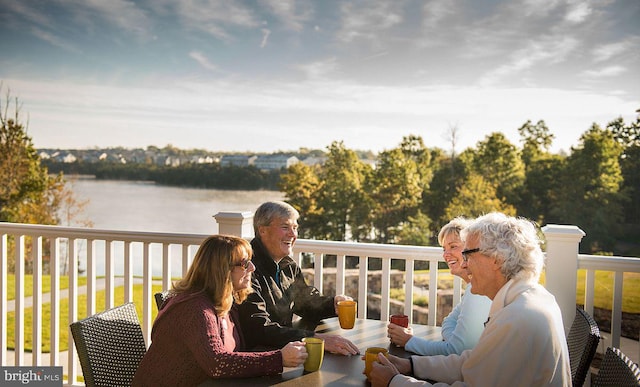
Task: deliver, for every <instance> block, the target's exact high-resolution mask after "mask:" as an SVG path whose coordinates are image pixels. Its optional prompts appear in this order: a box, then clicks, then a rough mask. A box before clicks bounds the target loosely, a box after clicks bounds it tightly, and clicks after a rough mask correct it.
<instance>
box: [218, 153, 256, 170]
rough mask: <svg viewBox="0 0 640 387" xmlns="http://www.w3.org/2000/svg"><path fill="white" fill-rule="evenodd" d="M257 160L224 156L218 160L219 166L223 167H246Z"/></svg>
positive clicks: (241, 156) (251, 157)
mask: <svg viewBox="0 0 640 387" xmlns="http://www.w3.org/2000/svg"><path fill="white" fill-rule="evenodd" d="M257 158H258V157H257V156H247V155H224V156H222V159H221V160H220V165H221V166H223V167H230V166H234V167H248V166H249V165H253V163H254V162H255V161H256V159H257Z"/></svg>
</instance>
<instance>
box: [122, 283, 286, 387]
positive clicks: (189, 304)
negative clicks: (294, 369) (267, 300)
mask: <svg viewBox="0 0 640 387" xmlns="http://www.w3.org/2000/svg"><path fill="white" fill-rule="evenodd" d="M225 320H227V321H225ZM229 320H230V321H229ZM237 321H238V320H237V310H236V305H235V304H234V306H233V308H232V309H231V311H230V312H229V315H228V316H226V318H224V319H223V318H220V316H218V315H216V312H215V310H214V305H213V303H212V302H211V300H209V298H208V297H207V296H206V295H204V294H203V293H196V294H179V295H176V296H174V297H171V298H170V299H169V300H168V301H167V303H166V304H165V305H164V307H163V308H162V310H160V312H159V313H158V316H157V317H156V320H155V322H154V323H153V330H152V331H151V345H150V346H149V350H148V351H147V353H146V354H145V356H144V358H143V359H142V361H141V362H140V366H139V367H138V370H137V371H136V375H135V377H134V379H133V386H193V385H198V384H200V383H202V382H203V381H205V380H206V379H207V378H239V377H253V376H263V375H274V374H278V373H281V372H282V354H281V353H280V351H279V350H278V351H268V352H237V351H241V350H244V344H243V343H244V340H243V335H242V332H240V330H239V329H235V327H236V326H238V327H239V324H237V323H236V322H237ZM234 342H235V344H234ZM229 347H232V348H233V350H231V348H229Z"/></svg>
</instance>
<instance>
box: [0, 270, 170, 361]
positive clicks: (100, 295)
mask: <svg viewBox="0 0 640 387" xmlns="http://www.w3.org/2000/svg"><path fill="white" fill-rule="evenodd" d="M10 277H11V276H10ZM11 281H12V278H9V283H10V284H11V283H12V282H11ZM60 282H61V283H62V280H61V281H60ZM78 282H79V283H80V282H82V283H86V277H84V280H83V281H80V280H79V281H78ZM65 283H68V281H65ZM25 286H27V287H28V288H30V287H31V286H32V284H31V276H29V278H27V284H25ZM61 287H62V286H61ZM43 289H44V286H43ZM47 289H48V288H47ZM25 290H26V289H25ZM159 291H162V286H160V285H153V286H152V293H156V292H159ZM142 293H143V289H142V285H141V284H140V285H134V286H133V302H134V303H135V305H136V309H137V310H138V316H139V318H142V301H143V300H142V297H143V295H142ZM30 294H31V293H29V295H30ZM9 295H10V296H11V295H12V293H9ZM123 303H124V287H123V286H120V287H117V288H115V292H114V304H115V305H120V304H123ZM104 305H105V292H104V291H98V292H97V293H96V309H97V310H103V309H104ZM154 305H155V301H154ZM151 311H152V320H153V319H155V317H156V314H157V313H158V312H157V310H156V308H155V307H153V308H151ZM42 313H43V314H42V321H43V323H42V352H43V353H47V352H49V350H50V347H51V343H50V339H51V326H50V323H49V321H51V304H49V303H46V304H43V306H42ZM84 317H87V296H86V295H84V294H83V295H80V296H79V297H78V320H80V319H82V318H84ZM24 319H25V321H24V335H25V343H24V346H25V350H26V351H31V350H32V341H31V337H32V330H33V324H32V308H25V313H24ZM140 322H141V323H142V321H140ZM14 339H15V312H9V313H7V341H8V342H7V348H8V349H15V343H14ZM68 341H69V302H68V299H63V300H61V301H60V342H59V344H60V350H61V351H66V350H67V349H68Z"/></svg>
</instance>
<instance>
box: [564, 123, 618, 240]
mask: <svg viewBox="0 0 640 387" xmlns="http://www.w3.org/2000/svg"><path fill="white" fill-rule="evenodd" d="M621 154H622V146H621V145H620V144H619V143H618V142H616V140H615V139H614V136H613V133H612V132H611V131H609V130H603V129H602V128H600V127H599V126H598V125H597V124H595V123H594V124H593V125H592V126H591V128H590V129H589V130H588V131H587V132H585V133H584V134H583V135H582V136H581V137H580V145H578V147H576V148H575V149H573V148H572V153H571V155H570V156H569V157H568V159H567V166H566V168H565V170H564V174H563V175H564V177H563V179H562V184H561V189H560V190H559V192H558V193H557V197H558V201H557V202H556V203H555V206H554V208H553V214H554V215H555V216H557V218H558V219H562V220H563V222H566V223H569V224H575V225H577V226H578V227H580V228H582V229H583V230H584V231H585V233H586V234H587V235H586V236H585V238H584V239H583V240H582V243H581V244H580V248H581V250H582V251H584V252H587V253H593V252H599V251H612V250H613V248H614V243H615V239H616V236H617V235H618V234H619V231H620V227H619V226H620V223H621V221H622V219H623V203H624V201H625V196H624V194H623V193H622V192H621V186H622V182H623V181H622V179H623V178H622V172H621V168H620V163H619V158H620V155H621Z"/></svg>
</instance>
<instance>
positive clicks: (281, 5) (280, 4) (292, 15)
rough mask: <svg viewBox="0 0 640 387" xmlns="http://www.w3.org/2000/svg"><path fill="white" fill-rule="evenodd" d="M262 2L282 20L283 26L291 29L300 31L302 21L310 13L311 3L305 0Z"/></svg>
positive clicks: (265, 0)
mask: <svg viewBox="0 0 640 387" xmlns="http://www.w3.org/2000/svg"><path fill="white" fill-rule="evenodd" d="M262 3H263V4H265V5H266V6H267V8H268V9H269V10H270V11H271V12H272V13H273V14H274V15H275V16H276V17H277V18H278V19H279V20H280V21H281V22H282V24H283V25H284V27H285V28H287V29H290V30H293V31H302V29H303V28H304V23H305V22H306V21H307V20H309V18H310V16H311V14H312V10H311V4H310V3H309V2H307V1H296V0H263V1H262ZM297 11H299V12H297Z"/></svg>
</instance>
